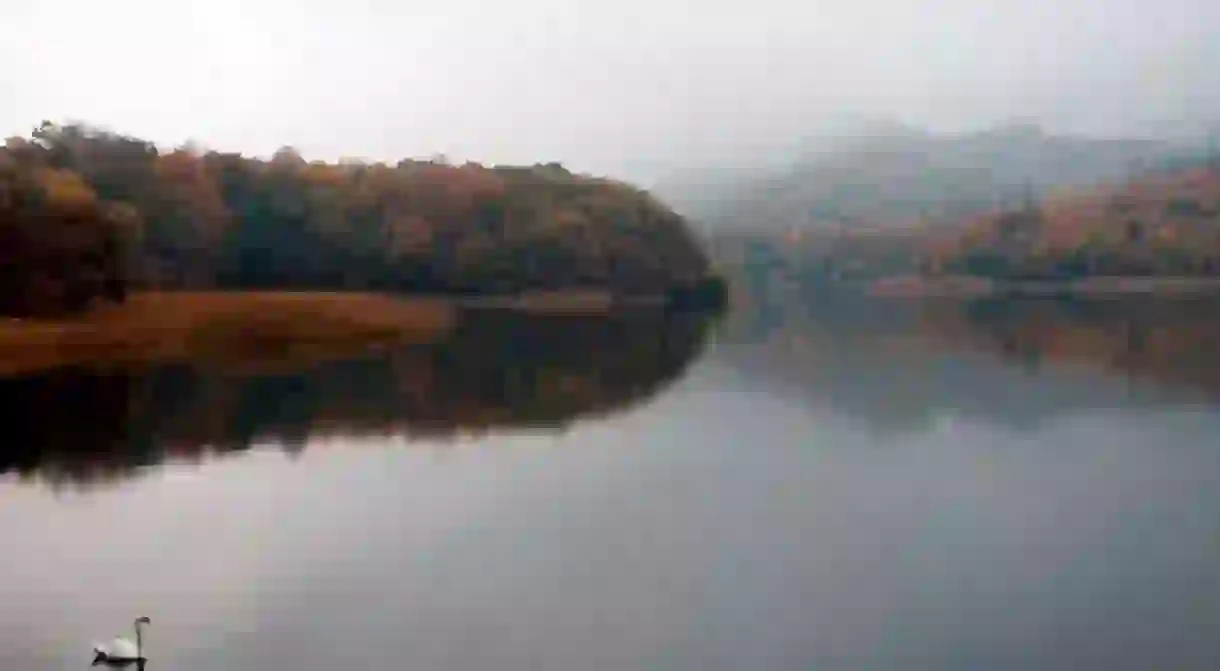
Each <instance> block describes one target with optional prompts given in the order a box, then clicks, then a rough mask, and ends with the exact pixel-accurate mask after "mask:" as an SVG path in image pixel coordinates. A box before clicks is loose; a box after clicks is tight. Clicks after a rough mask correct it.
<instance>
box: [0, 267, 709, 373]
mask: <svg viewBox="0 0 1220 671" xmlns="http://www.w3.org/2000/svg"><path fill="white" fill-rule="evenodd" d="M703 284H705V285H708V284H711V285H714V284H716V282H714V281H705V282H704V283H703ZM699 286H702V285H699ZM699 286H696V287H695V288H686V289H669V290H666V291H664V292H660V293H655V294H651V295H641V296H619V295H615V294H613V293H612V292H610V291H605V290H586V291H576V290H572V291H551V292H529V293H524V294H520V295H513V296H481V297H476V296H452V295H448V296H447V295H438V294H390V293H374V292H337V291H298V290H283V291H253V290H234V291H141V292H134V293H132V294H131V295H130V296H129V297H128V298H127V300H126V301H124V302H123V303H114V304H103V305H100V306H98V307H96V308H93V309H91V310H89V311H88V312H85V313H83V314H81V315H80V316H76V317H69V318H60V319H16V318H8V319H0V376H13V375H21V374H28V373H36V372H39V371H43V370H50V369H55V368H63V367H70V366H99V367H105V366H116V367H121V366H132V365H154V364H163V363H182V362H199V363H206V364H209V365H216V366H220V367H228V368H242V367H247V366H249V365H251V364H260V363H266V362H271V363H276V362H280V363H289V364H291V363H294V362H295V363H309V362H311V361H320V360H326V359H334V358H343V357H346V356H354V355H359V354H361V353H363V352H366V351H368V350H369V349H370V348H374V347H384V346H395V345H404V344H405V345H427V344H432V343H437V342H441V341H443V340H444V339H445V338H446V337H448V336H449V335H450V333H451V332H452V331H453V330H454V329H455V328H456V327H457V326H458V323H459V322H460V320H461V314H462V312H464V311H468V310H469V311H482V310H496V311H508V312H512V313H517V314H521V315H523V316H530V317H555V318H565V317H566V318H590V317H608V316H612V315H613V314H615V313H617V312H619V311H620V310H626V311H632V310H648V311H665V312H668V311H669V310H671V309H682V308H683V307H684V306H681V305H676V304H677V303H679V302H680V301H679V300H677V299H675V298H674V295H673V294H674V292H687V291H696V292H698V291H700V290H706V288H704V289H700V288H699Z"/></svg>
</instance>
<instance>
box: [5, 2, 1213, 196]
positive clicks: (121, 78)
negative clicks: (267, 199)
mask: <svg viewBox="0 0 1220 671" xmlns="http://www.w3.org/2000/svg"><path fill="white" fill-rule="evenodd" d="M1217 26H1220V2H1216V1H1215V0H1155V1H1151V0H850V1H848V0H804V1H800V0H789V1H786V2H785V1H782V0H749V1H748V2H747V1H742V2H732V3H730V2H720V1H718V0H702V1H698V0H691V1H687V0H616V1H615V2H584V1H578V0H514V1H512V2H509V1H506V0H486V1H484V2H477V1H473V0H440V1H438V0H431V1H430V2H416V1H414V0H342V1H339V2H335V1H333V0H307V1H295V2H290V1H288V0H262V1H260V2H245V3H243V2H238V1H236V0H191V1H189V2H187V1H175V0H106V1H104V2H98V1H97V0H84V1H77V0H70V1H61V2H47V1H46V0H5V2H4V3H3V5H2V6H0V29H2V30H3V33H4V38H3V39H2V40H0V91H2V97H0V101H2V104H0V133H3V134H27V133H28V132H29V130H30V129H31V128H32V127H33V126H34V125H36V124H37V123H38V122H39V121H40V120H41V119H44V118H46V119H51V120H56V121H62V120H68V119H80V120H84V121H87V122H90V123H95V124H99V125H102V126H106V127H109V128H111V129H114V130H118V131H121V132H125V133H131V134H134V135H138V136H141V137H145V138H148V139H152V140H155V141H157V142H159V143H166V144H171V145H172V144H178V143H181V142H184V141H186V140H188V139H193V140H195V141H197V142H199V143H201V144H202V145H204V146H207V147H211V148H217V149H224V150H240V151H243V152H245V153H248V154H249V153H254V154H268V153H270V152H271V151H273V150H274V149H275V148H277V147H279V146H282V145H293V146H296V147H298V148H299V149H300V150H301V151H302V152H303V153H304V154H305V156H306V157H307V158H325V159H333V158H337V157H340V156H353V157H365V158H372V159H384V160H393V159H396V158H399V157H402V156H428V155H430V154H433V153H436V152H441V153H446V154H449V155H450V156H452V157H454V158H459V159H465V158H470V159H475V160H482V161H484V162H488V163H496V162H518V163H522V162H524V163H533V162H534V161H548V160H561V161H563V162H564V163H565V164H567V165H568V166H569V167H571V168H573V169H575V170H580V171H590V172H596V173H608V174H614V175H618V176H623V177H627V178H630V179H634V180H638V181H645V182H647V181H649V180H651V179H653V178H654V177H656V176H657V175H659V174H662V173H664V172H665V171H667V170H669V169H671V168H674V167H678V166H683V165H691V164H698V163H700V162H707V161H715V160H718V159H719V160H726V159H731V157H734V156H743V155H746V154H747V153H748V152H749V151H779V148H780V147H782V146H784V145H785V144H790V143H791V142H793V141H794V140H796V139H798V138H799V136H800V135H801V134H802V133H807V132H810V131H811V130H815V129H816V127H817V126H818V124H819V122H820V121H821V120H823V119H826V118H830V117H835V116H839V115H843V114H862V115H867V116H871V117H887V118H893V119H898V120H902V121H906V122H910V123H914V124H920V125H927V126H930V127H933V128H938V129H946V130H956V129H969V128H975V127H979V126H983V125H987V124H991V123H995V122H1002V121H1005V120H1008V119H1012V118H1016V117H1033V118H1037V119H1040V120H1041V121H1042V122H1043V123H1044V124H1046V125H1047V126H1048V127H1049V128H1052V129H1058V130H1064V131H1083V132H1091V133H1118V132H1123V133H1135V132H1141V133H1146V132H1148V131H1149V130H1150V129H1153V130H1155V129H1161V128H1165V127H1174V124H1178V123H1180V122H1199V121H1202V120H1205V119H1208V120H1210V119H1217V118H1220V68H1217V67H1216V64H1217V63H1220V40H1217V39H1215V37H1216V27H1217Z"/></svg>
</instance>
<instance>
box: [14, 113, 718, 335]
mask: <svg viewBox="0 0 1220 671" xmlns="http://www.w3.org/2000/svg"><path fill="white" fill-rule="evenodd" d="M0 254H2V255H3V256H2V257H0V314H3V315H7V316H18V317H24V316H62V315H68V314H74V313H79V312H81V311H83V310H85V309H87V308H89V307H90V306H93V305H96V304H97V303H98V302H99V301H116V302H121V301H123V300H124V298H125V296H126V295H127V294H128V292H130V291H133V290H157V291H164V290H251V289H254V290H285V289H291V290H298V291H299V290H325V291H335V290H341V291H365V292H367V291H377V292H395V293H412V294H443V295H463V296H469V295H480V296H486V295H513V294H520V293H525V292H532V291H565V290H577V289H579V290H598V291H605V292H610V293H614V294H616V295H640V294H657V293H666V292H678V294H679V295H683V294H682V292H687V291H690V290H692V288H697V287H700V286H701V285H703V284H704V283H706V282H707V281H708V279H709V277H710V272H711V271H710V267H709V263H708V260H707V257H706V256H705V254H704V252H703V250H702V249H701V247H700V244H699V242H698V241H697V239H696V238H695V236H694V235H693V234H692V233H691V232H690V230H689V228H688V226H687V224H686V222H685V221H684V220H683V219H682V218H681V217H680V216H678V215H677V214H675V213H674V212H673V211H672V210H670V209H669V208H668V207H666V206H665V205H663V204H662V203H660V202H659V201H657V200H656V199H655V198H653V197H652V196H651V195H649V194H648V193H647V192H645V191H642V190H640V189H637V188H635V187H633V186H630V185H628V184H625V183H622V182H618V181H614V180H609V179H603V178H596V177H591V176H586V175H576V174H573V173H571V172H569V171H568V170H566V169H565V168H563V167H562V166H561V165H559V164H554V163H550V164H537V165H534V166H529V167H502V166H495V167H484V166H482V165H479V164H474V163H467V164H464V165H460V166H456V165H449V164H448V163H446V162H444V161H418V160H403V161H399V162H398V163H397V164H395V165H387V164H384V163H362V162H340V163H337V164H336V163H324V162H319V161H312V162H311V161H306V160H305V159H304V158H303V157H301V156H300V155H299V154H298V153H297V152H296V151H294V150H292V149H291V148H284V149H281V150H280V151H279V152H277V153H276V154H275V155H274V156H273V157H272V158H270V159H269V160H262V159H257V158H248V157H244V156H242V155H240V154H235V153H221V152H217V151H206V152H204V151H199V150H196V149H192V148H189V147H182V148H178V149H175V150H172V151H165V150H161V149H158V148H157V147H156V146H155V145H154V144H152V143H150V142H146V141H143V140H140V139H137V138H133V137H128V136H124V135H118V134H114V133H110V132H106V131H101V130H97V129H93V128H90V127H88V126H83V125H75V124H72V125H55V124H51V123H44V124H43V125H41V126H40V127H39V128H37V129H36V130H35V131H34V132H33V133H32V134H31V136H30V137H29V138H10V139H9V140H8V141H7V142H6V143H5V146H4V148H3V149H0ZM713 284H715V283H713Z"/></svg>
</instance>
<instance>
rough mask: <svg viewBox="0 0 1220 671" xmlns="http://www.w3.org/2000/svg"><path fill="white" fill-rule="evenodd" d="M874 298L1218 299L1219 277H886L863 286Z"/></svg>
mask: <svg viewBox="0 0 1220 671" xmlns="http://www.w3.org/2000/svg"><path fill="white" fill-rule="evenodd" d="M866 293H867V295H869V296H873V297H879V298H960V299H969V298H990V297H996V298H999V297H1013V298H1018V297H1029V298H1036V297H1066V298H1073V297H1076V298H1088V299H1119V298H1135V297H1141V298H1147V297H1152V298H1201V297H1209V296H1215V297H1217V298H1220V277H1169V276H1163V277H1088V278H1082V279H1076V280H1053V279H1048V280H991V279H988V278H983V277H970V276H964V275H948V276H927V277H924V276H918V275H907V276H901V277H889V278H884V279H881V280H877V281H874V282H871V283H869V284H868V286H867V288H866Z"/></svg>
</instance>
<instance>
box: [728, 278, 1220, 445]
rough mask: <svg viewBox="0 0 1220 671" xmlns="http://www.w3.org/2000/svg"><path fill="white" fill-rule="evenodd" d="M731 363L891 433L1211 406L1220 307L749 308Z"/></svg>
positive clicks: (860, 302) (733, 338)
mask: <svg viewBox="0 0 1220 671" xmlns="http://www.w3.org/2000/svg"><path fill="white" fill-rule="evenodd" d="M736 306H737V309H736V310H735V311H734V313H733V314H732V315H731V316H730V318H729V320H728V324H727V325H726V328H725V329H724V334H725V341H726V342H725V345H724V346H723V347H720V348H718V350H717V352H718V355H717V356H718V357H719V358H720V359H721V360H723V361H725V362H726V363H728V364H730V365H732V366H733V367H734V368H736V369H738V370H741V371H742V372H744V373H746V374H749V375H751V376H754V377H759V378H763V379H765V380H766V381H767V383H768V384H770V385H772V386H773V387H774V388H776V389H777V390H779V391H781V393H784V394H785V395H791V396H794V397H801V398H805V399H807V400H809V401H811V402H813V403H814V404H816V405H819V406H824V407H830V408H833V409H834V410H835V411H837V412H839V413H842V414H845V415H848V416H852V417H855V418H858V419H862V420H864V421H865V422H867V423H868V424H869V425H870V426H871V427H872V428H874V429H878V430H881V431H884V432H908V431H920V430H926V429H928V428H930V427H932V426H934V425H935V423H936V421H937V418H938V417H940V416H942V415H954V416H958V417H963V416H964V417H969V418H974V419H976V420H981V421H985V422H988V423H991V424H996V425H1000V426H1004V427H1010V428H1015V429H1018V430H1022V429H1026V428H1033V427H1036V426H1039V425H1041V424H1042V423H1044V422H1045V421H1047V420H1050V419H1053V418H1056V417H1062V416H1064V415H1065V414H1067V413H1071V412H1079V411H1082V410H1112V409H1124V408H1125V409H1134V408H1139V407H1148V406H1150V405H1156V406H1177V405H1182V404H1198V403H1209V402H1211V401H1212V400H1214V399H1215V398H1216V397H1217V395H1218V394H1220V365H1218V364H1220V353H1217V350H1216V349H1215V345H1214V344H1215V343H1216V342H1220V302H1218V301H1216V300H1215V299H1207V300H1167V299H1157V298H1152V297H1148V298H1141V299H1135V298H1131V299H1122V300H1118V299H1109V300H1080V299H1078V300H1063V299H1059V300H1051V299H1024V300H1013V299H1006V300H1004V299H994V300H973V301H967V300H949V299H926V300H917V299H889V298H887V299H863V298H859V297H847V296H845V297H842V298H834V297H830V298H820V299H817V300H813V299H809V298H808V297H801V296H796V297H793V298H789V299H785V300H775V297H774V296H763V297H761V298H759V299H755V300H748V301H745V300H743V301H738V302H737V303H736Z"/></svg>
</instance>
